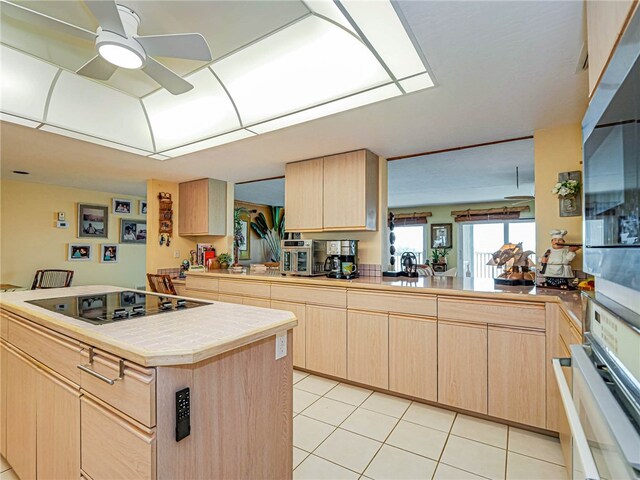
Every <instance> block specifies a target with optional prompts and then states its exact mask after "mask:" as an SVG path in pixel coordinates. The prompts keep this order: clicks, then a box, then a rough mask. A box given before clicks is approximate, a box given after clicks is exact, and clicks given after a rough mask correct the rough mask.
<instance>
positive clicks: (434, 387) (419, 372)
mask: <svg viewBox="0 0 640 480" xmlns="http://www.w3.org/2000/svg"><path fill="white" fill-rule="evenodd" d="M389 390H391V391H393V392H398V393H402V394H404V395H411V396H412V397H417V398H424V399H425V400H429V401H432V402H435V401H437V399H438V323H437V320H436V319H435V318H423V317H405V316H400V315H389Z"/></svg>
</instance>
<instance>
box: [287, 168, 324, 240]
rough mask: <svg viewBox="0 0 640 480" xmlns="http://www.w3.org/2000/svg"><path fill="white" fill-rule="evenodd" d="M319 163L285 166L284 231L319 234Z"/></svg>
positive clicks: (320, 216) (321, 193) (320, 183)
mask: <svg viewBox="0 0 640 480" xmlns="http://www.w3.org/2000/svg"><path fill="white" fill-rule="evenodd" d="M323 163H324V162H323V159H322V158H316V159H314V160H306V161H304V162H295V163H287V165H286V166H285V188H284V194H285V196H284V198H285V199H284V204H285V211H286V212H287V223H286V229H287V231H293V232H304V231H316V232H317V231H320V230H322V197H323V180H322V179H323V176H324V173H323Z"/></svg>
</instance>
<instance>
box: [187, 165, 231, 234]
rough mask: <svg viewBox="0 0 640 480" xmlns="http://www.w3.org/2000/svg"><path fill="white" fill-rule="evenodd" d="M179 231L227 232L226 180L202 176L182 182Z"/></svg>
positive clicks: (197, 232) (193, 232)
mask: <svg viewBox="0 0 640 480" xmlns="http://www.w3.org/2000/svg"><path fill="white" fill-rule="evenodd" d="M178 204H179V215H178V234H179V235H181V236H186V235H226V234H227V183H226V182H223V181H221V180H214V179H212V178H202V179H200V180H194V181H192V182H185V183H181V184H180V189H179V195H178Z"/></svg>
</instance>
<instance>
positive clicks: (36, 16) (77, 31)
mask: <svg viewBox="0 0 640 480" xmlns="http://www.w3.org/2000/svg"><path fill="white" fill-rule="evenodd" d="M0 5H1V6H2V13H3V14H5V13H6V14H7V15H8V16H10V17H13V18H15V19H17V20H20V21H22V22H26V23H29V24H31V25H34V26H36V27H44V28H50V29H52V30H56V31H58V32H61V33H66V34H67V35H73V36H74V37H79V38H84V39H86V40H95V38H96V34H95V33H94V32H90V31H89V30H85V29H84V28H80V27H76V26H75V25H72V24H70V23H67V22H64V21H62V20H58V19H57V18H53V17H50V16H49V15H45V14H44V13H40V12H36V11H35V10H31V9H29V8H25V7H22V6H20V5H16V4H15V3H11V2H4V1H3V2H2V3H0Z"/></svg>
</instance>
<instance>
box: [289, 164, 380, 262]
mask: <svg viewBox="0 0 640 480" xmlns="http://www.w3.org/2000/svg"><path fill="white" fill-rule="evenodd" d="M378 169H379V183H378V192H379V197H380V198H379V200H378V229H377V230H376V231H374V232H317V233H303V234H301V237H302V238H313V239H315V240H343V239H344V240H359V243H358V248H359V252H358V253H359V259H360V263H374V264H382V266H383V267H382V268H383V270H384V269H385V268H386V264H387V262H388V255H387V254H386V253H387V248H386V245H387V238H386V237H387V236H388V234H387V203H388V202H387V160H386V159H384V158H382V157H379V164H378ZM345 208H349V206H348V205H345ZM285 215H286V213H285ZM285 221H286V220H285Z"/></svg>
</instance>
